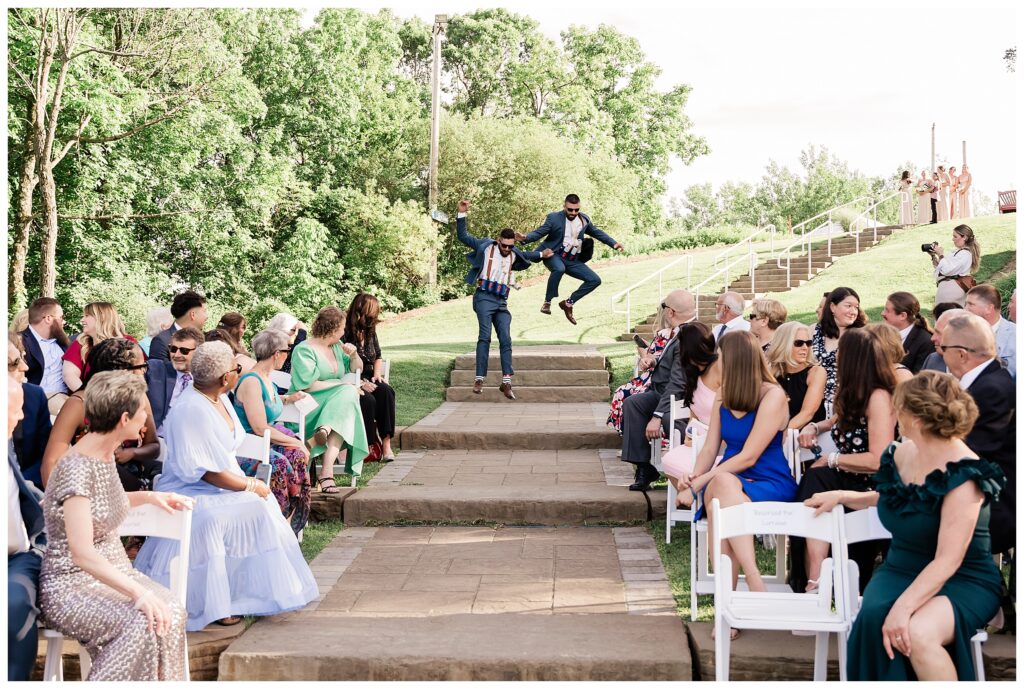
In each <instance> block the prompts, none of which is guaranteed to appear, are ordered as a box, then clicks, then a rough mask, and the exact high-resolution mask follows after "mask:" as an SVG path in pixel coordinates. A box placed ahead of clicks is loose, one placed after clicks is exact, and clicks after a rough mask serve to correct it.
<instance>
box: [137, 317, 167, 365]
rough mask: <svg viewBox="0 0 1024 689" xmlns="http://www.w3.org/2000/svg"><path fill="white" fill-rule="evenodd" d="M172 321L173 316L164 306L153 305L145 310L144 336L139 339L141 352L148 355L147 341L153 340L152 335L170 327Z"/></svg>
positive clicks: (154, 335)
mask: <svg viewBox="0 0 1024 689" xmlns="http://www.w3.org/2000/svg"><path fill="white" fill-rule="evenodd" d="M173 322H174V316H172V315H171V310H170V309H169V308H167V307H166V306H154V307H153V308H151V309H150V310H149V311H147V312H146V336H145V337H144V338H142V339H141V340H139V346H140V347H142V352H143V354H145V355H146V356H149V343H150V342H152V341H153V338H154V337H156V336H157V335H159V334H160V333H162V332H163V331H165V330H167V329H168V328H170V327H171V323H173Z"/></svg>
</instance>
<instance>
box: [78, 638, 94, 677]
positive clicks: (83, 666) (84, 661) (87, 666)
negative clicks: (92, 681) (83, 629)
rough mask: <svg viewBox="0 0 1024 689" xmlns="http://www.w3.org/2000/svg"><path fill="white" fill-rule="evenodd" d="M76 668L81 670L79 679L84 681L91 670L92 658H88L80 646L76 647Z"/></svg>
mask: <svg viewBox="0 0 1024 689" xmlns="http://www.w3.org/2000/svg"><path fill="white" fill-rule="evenodd" d="M78 667H79V668H80V670H81V673H82V674H81V677H82V680H83V681H84V680H85V679H86V678H87V677H88V676H89V670H91V669H92V658H90V657H89V653H88V651H86V650H85V649H84V648H82V646H81V644H79V646H78Z"/></svg>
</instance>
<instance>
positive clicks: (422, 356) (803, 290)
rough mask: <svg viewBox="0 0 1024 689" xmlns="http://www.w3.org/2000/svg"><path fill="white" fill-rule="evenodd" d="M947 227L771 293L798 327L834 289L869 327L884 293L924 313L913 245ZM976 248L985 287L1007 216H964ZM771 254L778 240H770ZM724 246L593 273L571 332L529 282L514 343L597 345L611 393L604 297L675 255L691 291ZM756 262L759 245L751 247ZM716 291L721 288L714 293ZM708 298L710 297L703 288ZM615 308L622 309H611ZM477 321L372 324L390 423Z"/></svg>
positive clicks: (1005, 258) (645, 307) (927, 267)
mask: <svg viewBox="0 0 1024 689" xmlns="http://www.w3.org/2000/svg"><path fill="white" fill-rule="evenodd" d="M956 224H958V222H955V221H949V222H944V223H939V224H937V225H924V226H921V227H918V228H913V229H906V230H898V231H897V232H896V233H895V234H894V235H893V236H891V237H889V238H887V239H885V240H884V241H883V242H882V243H880V244H879V245H878V246H876V247H875V248H873V249H871V250H868V251H866V252H863V253H861V254H855V255H851V256H845V257H842V258H840V259H838V260H837V261H836V262H835V263H834V264H833V265H832V266H831V267H830V268H828V269H827V270H825V271H824V272H823V273H822V274H821V275H819V276H818V277H816V278H814V279H812V280H810V281H809V282H807V283H806V284H804V285H802V286H800V287H797V288H795V289H793V290H791V291H789V292H785V293H780V294H772V295H770V296H772V297H773V298H777V299H778V300H779V301H781V302H782V303H783V304H785V305H786V306H787V307H788V308H789V311H790V318H791V319H798V320H802V321H803V322H805V323H811V322H813V321H814V309H815V307H816V306H817V304H818V301H819V299H820V298H821V293H822V292H823V291H826V290H829V289H832V288H834V287H837V286H840V285H846V286H850V287H853V288H854V289H856V290H857V291H858V293H859V294H860V295H861V299H862V304H863V307H864V309H865V311H867V313H868V315H869V317H870V318H871V320H878V319H879V318H880V314H881V311H882V307H883V306H884V302H885V297H886V295H888V294H890V293H892V292H895V291H897V290H906V291H909V292H912V293H914V294H915V295H917V297H918V298H919V299H920V300H921V305H922V307H923V308H924V309H925V310H926V313H927V312H928V311H930V309H931V307H932V306H933V302H934V297H935V285H934V283H933V282H932V268H931V262H930V261H929V260H928V257H927V256H926V255H925V254H923V253H922V252H921V244H923V243H925V242H931V241H938V242H939V243H940V244H942V246H943V248H944V249H945V250H946V251H947V252H948V251H949V250H950V248H951V247H952V243H951V241H950V237H951V234H952V228H953V227H954V226H955V225H956ZM968 224H970V225H971V227H972V228H973V229H974V231H975V234H976V235H977V237H978V241H979V243H980V244H981V247H982V263H981V268H980V269H979V271H978V274H977V276H976V277H977V279H978V281H979V282H984V281H985V280H987V279H988V278H989V277H990V276H992V275H993V274H995V273H997V272H998V271H1000V270H1002V269H1003V268H1004V267H1005V266H1007V265H1008V264H1009V263H1010V261H1012V260H1013V259H1014V255H1015V251H1016V238H1015V224H1016V215H1012V214H1011V215H1004V216H986V217H981V218H972V219H971V220H970V222H969V223H968ZM775 246H776V250H778V249H779V248H780V247H781V246H782V241H781V240H780V241H777V242H776V245H775ZM723 248H724V247H721V246H718V247H708V248H703V249H700V250H693V251H690V252H680V253H679V254H676V255H668V256H665V255H661V256H657V257H655V258H651V259H649V260H642V261H636V260H630V261H621V262H619V261H614V262H608V263H605V264H604V265H598V266H596V267H597V272H598V274H599V275H600V276H601V279H602V281H603V284H602V285H601V286H600V287H599V288H598V289H597V291H595V292H593V293H592V294H590V295H589V296H588V297H587V298H586V299H584V300H583V301H581V302H580V303H579V304H578V305H577V306H576V308H575V315H576V319H577V320H578V321H579V325H576V326H573V325H571V324H570V323H569V322H568V321H567V320H565V317H564V316H563V315H562V313H561V311H560V310H559V309H558V308H557V306H556V305H554V304H553V305H552V307H553V313H552V314H551V315H550V316H545V315H543V314H541V313H540V305H541V302H542V301H543V300H544V291H545V286H546V282H547V280H546V275H545V276H543V277H542V278H541V279H539V280H537V279H536V278H534V279H532V280H530V284H527V285H526V286H524V287H523V288H522V289H521V290H518V291H513V293H512V295H511V296H510V298H509V310H510V311H511V312H512V340H513V345H514V346H515V345H524V344H556V343H560V344H590V343H592V344H597V345H598V346H599V348H600V349H601V351H602V352H603V353H604V354H605V356H607V357H608V359H609V361H610V364H611V366H612V385H613V386H617V385H619V384H621V382H622V381H623V380H624V379H625V378H626V377H627V376H628V375H629V373H630V371H631V370H632V365H633V351H634V349H633V346H632V344H631V343H628V342H616V340H615V338H616V337H617V336H618V335H619V334H620V333H622V332H624V331H623V326H624V325H625V314H624V313H613V312H612V310H611V306H610V302H609V300H610V298H611V297H612V295H614V294H615V293H616V292H619V291H621V290H623V289H625V288H626V287H628V286H630V285H631V284H633V283H635V282H637V281H638V280H640V279H642V278H644V277H646V276H647V275H649V274H650V273H652V272H654V271H656V270H658V269H659V268H661V267H663V266H665V265H667V264H669V263H671V262H672V261H673V260H675V258H677V256H679V255H683V253H689V254H691V255H692V256H693V271H692V275H691V284H693V285H695V284H697V283H698V282H700V281H702V280H703V279H704V278H706V277H707V276H709V275H710V274H711V273H712V272H713V271H714V267H713V259H714V256H715V255H716V254H717V253H718V252H720V251H721V250H722V249H723ZM758 248H759V252H758V253H759V254H762V255H763V256H764V257H765V258H766V257H767V253H768V245H767V243H764V244H761V245H758ZM685 283H686V269H685V263H681V264H679V265H677V266H676V267H675V268H673V269H672V270H670V271H668V273H666V274H665V276H664V286H665V290H666V291H667V290H669V289H674V288H677V287H685V286H686V284H685ZM577 285H579V282H578V281H576V280H573V279H572V278H570V277H568V276H566V277H564V278H563V279H562V284H561V290H560V298H562V299H564V298H566V297H568V296H569V294H570V293H571V291H572V290H573V289H575V287H576V286H577ZM719 289H720V288H719ZM710 291H717V290H709V292H710ZM657 300H658V280H657V279H654V280H651V281H650V282H648V283H647V284H645V285H643V286H642V287H640V288H639V289H637V290H636V291H635V292H634V294H633V299H632V306H633V308H632V318H633V321H634V324H635V323H636V322H639V321H640V320H641V319H643V318H646V316H647V315H649V314H650V313H651V312H652V311H653V310H654V309H655V308H656V305H657ZM617 307H618V308H623V307H624V301H623V302H621V303H620V304H618V305H617ZM476 336H477V323H476V316H475V314H474V313H473V309H472V305H471V299H470V298H469V297H465V298H461V299H456V300H453V301H449V302H444V303H442V304H438V305H436V306H433V307H429V308H427V309H423V310H421V311H420V312H419V313H417V314H415V315H413V314H406V315H403V316H402V317H400V318H396V319H395V321H394V322H387V321H385V322H384V323H382V324H381V326H380V328H379V337H380V342H381V347H382V348H383V350H384V356H385V357H387V358H388V359H390V360H391V362H392V369H391V379H392V383H393V385H394V386H395V389H396V391H397V395H398V423H399V425H403V426H405V425H410V424H412V423H415V422H416V421H418V420H419V419H421V418H423V417H424V416H425V415H427V414H428V413H430V412H431V411H433V410H434V409H435V408H436V407H437V406H438V405H439V404H440V403H441V401H442V399H443V395H444V390H445V387H446V385H447V380H448V374H449V371H450V370H451V368H452V366H453V364H454V359H455V357H456V356H457V355H459V354H464V353H466V352H470V351H472V350H473V349H474V347H475V346H476ZM497 346H498V343H497V338H496V337H495V336H494V335H493V334H492V341H491V347H492V349H494V350H496V349H497Z"/></svg>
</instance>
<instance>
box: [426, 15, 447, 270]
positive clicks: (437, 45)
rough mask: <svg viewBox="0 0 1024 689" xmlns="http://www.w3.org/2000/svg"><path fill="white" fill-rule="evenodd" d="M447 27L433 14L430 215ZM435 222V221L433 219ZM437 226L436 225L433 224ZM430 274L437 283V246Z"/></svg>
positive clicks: (434, 196)
mask: <svg viewBox="0 0 1024 689" xmlns="http://www.w3.org/2000/svg"><path fill="white" fill-rule="evenodd" d="M447 28H448V15H447V14H435V15H434V29H433V32H432V33H431V36H432V38H433V64H432V69H431V77H430V170H429V172H428V184H429V186H428V191H427V206H428V211H429V213H430V214H431V217H432V218H433V217H434V211H436V210H437V163H438V143H439V139H440V136H441V37H442V36H443V35H444V32H445V30H446V29H447ZM435 222H436V221H435ZM434 227H437V225H434ZM431 254H432V256H431V261H430V274H429V275H428V278H427V282H428V284H430V285H432V286H433V285H436V284H437V248H436V247H435V248H434V249H432V250H431Z"/></svg>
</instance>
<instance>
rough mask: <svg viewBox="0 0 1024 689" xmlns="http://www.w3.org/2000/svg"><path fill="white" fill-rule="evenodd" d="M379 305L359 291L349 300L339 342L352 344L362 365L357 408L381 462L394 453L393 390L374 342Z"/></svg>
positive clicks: (370, 296)
mask: <svg viewBox="0 0 1024 689" xmlns="http://www.w3.org/2000/svg"><path fill="white" fill-rule="evenodd" d="M379 318H380V302H378V301H377V297H375V296H373V295H372V294H366V293H365V292H360V293H359V294H357V295H356V296H355V298H354V299H353V300H352V305H351V306H349V309H348V315H347V316H346V318H345V335H344V337H343V338H342V342H347V343H349V344H351V345H354V346H355V348H356V356H358V357H359V358H360V359H361V360H362V362H363V378H362V381H361V389H362V392H363V394H362V395H361V396H360V397H359V405H360V408H361V409H362V412H363V427H364V430H365V431H366V441H367V442H368V443H369V444H370V445H371V448H370V451H371V456H372V454H373V452H374V450H377V451H378V452H379V454H378V455H377V456H378V458H379V459H380V460H381V461H384V462H391V461H394V459H395V453H394V451H393V450H392V449H391V439H392V438H393V437H394V436H395V389H394V388H393V387H391V386H390V385H388V383H387V382H386V381H385V380H384V359H383V358H381V351H380V343H379V342H378V341H377V320H378V319H379Z"/></svg>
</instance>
